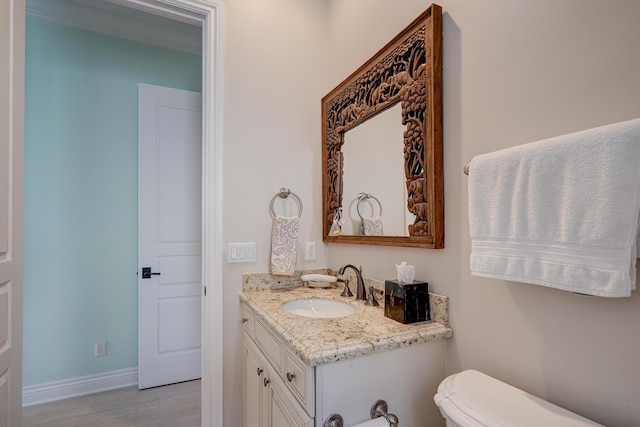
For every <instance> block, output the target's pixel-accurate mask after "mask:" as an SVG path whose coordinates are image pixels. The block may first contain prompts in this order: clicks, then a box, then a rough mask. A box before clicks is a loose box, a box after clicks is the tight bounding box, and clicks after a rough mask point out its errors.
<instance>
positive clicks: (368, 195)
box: [356, 193, 382, 219]
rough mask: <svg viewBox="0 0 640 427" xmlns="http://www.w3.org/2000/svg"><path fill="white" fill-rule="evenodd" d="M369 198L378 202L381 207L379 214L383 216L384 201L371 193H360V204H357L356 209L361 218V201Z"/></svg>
mask: <svg viewBox="0 0 640 427" xmlns="http://www.w3.org/2000/svg"><path fill="white" fill-rule="evenodd" d="M369 199H373V200H375V201H376V202H378V207H379V208H380V214H379V216H382V203H380V200H378V198H377V197H375V196H374V195H373V194H371V193H358V204H357V205H356V210H357V211H358V215H360V219H362V214H361V213H360V203H362V202H365V201H367V200H369Z"/></svg>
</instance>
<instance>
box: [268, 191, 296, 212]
mask: <svg viewBox="0 0 640 427" xmlns="http://www.w3.org/2000/svg"><path fill="white" fill-rule="evenodd" d="M289 196H291V197H293V198H294V199H295V200H296V202H297V203H298V216H302V200H300V197H298V195H297V194H296V193H294V192H293V191H291V190H289V189H288V188H281V189H280V190H279V191H278V192H277V193H276V194H275V195H274V196H273V197H272V198H271V203H270V204H269V209H270V210H271V215H273V217H274V218H275V217H276V211H275V210H274V209H273V202H274V201H275V200H276V197H280V198H281V199H286V198H287V197H289Z"/></svg>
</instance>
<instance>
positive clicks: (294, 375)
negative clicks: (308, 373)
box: [287, 372, 296, 382]
mask: <svg viewBox="0 0 640 427" xmlns="http://www.w3.org/2000/svg"><path fill="white" fill-rule="evenodd" d="M295 377H296V374H292V373H291V372H287V381H289V382H291V381H293V379H294V378H295Z"/></svg>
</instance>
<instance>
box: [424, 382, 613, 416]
mask: <svg viewBox="0 0 640 427" xmlns="http://www.w3.org/2000/svg"><path fill="white" fill-rule="evenodd" d="M434 400H435V402H436V405H438V407H439V408H440V411H441V412H442V415H443V416H444V417H445V418H446V419H449V420H451V421H453V422H455V423H457V424H458V425H460V426H464V427H478V426H491V427H515V426H518V427H539V426H554V427H556V426H557V427H560V426H561V427H586V426H589V427H593V426H600V427H603V426H602V425H601V424H598V423H595V422H593V421H591V420H588V419H587V418H584V417H582V416H580V415H578V414H575V413H573V412H570V411H567V410H566V409H563V408H561V407H559V406H557V405H554V404H553V403H550V402H547V401H546V400H543V399H540V398H538V397H536V396H533V395H531V394H529V393H527V392H525V391H523V390H520V389H518V388H516V387H513V386H511V385H509V384H506V383H503V382H502V381H499V380H497V379H495V378H492V377H490V376H488V375H485V374H483V373H481V372H478V371H475V370H472V369H471V370H467V371H463V372H460V373H458V374H454V375H451V376H449V377H447V378H445V379H444V380H443V381H442V382H441V383H440V386H438V392H437V393H436V395H435V396H434Z"/></svg>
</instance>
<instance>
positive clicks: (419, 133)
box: [322, 4, 444, 249]
mask: <svg viewBox="0 0 640 427" xmlns="http://www.w3.org/2000/svg"><path fill="white" fill-rule="evenodd" d="M322 126H323V130H322V196H323V201H322V209H323V240H324V241H325V242H340V243H359V244H370V245H387V246H411V247H421V248H434V249H438V248H443V247H444V181H443V159H442V9H441V7H440V6H438V5H435V4H433V5H431V6H430V7H429V9H427V10H426V11H425V12H423V13H422V14H421V15H420V16H419V17H418V18H416V19H415V20H414V21H413V22H412V23H411V24H409V26H408V27H407V28H405V29H404V30H403V31H402V32H401V33H400V34H398V35H397V36H396V37H395V38H394V39H393V40H391V41H390V42H389V43H388V44H387V45H386V46H385V47H383V48H382V49H381V50H380V51H379V52H378V53H377V54H375V55H374V56H373V57H372V58H371V59H370V60H368V61H367V62H366V63H365V64H364V65H362V66H361V67H360V68H358V69H357V70H356V71H355V72H354V73H353V74H351V75H350V76H349V77H348V78H347V79H346V80H345V81H343V82H342V83H340V84H339V85H338V86H337V87H336V88H335V89H333V90H332V91H331V92H329V94H327V95H326V96H325V97H324V98H322Z"/></svg>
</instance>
